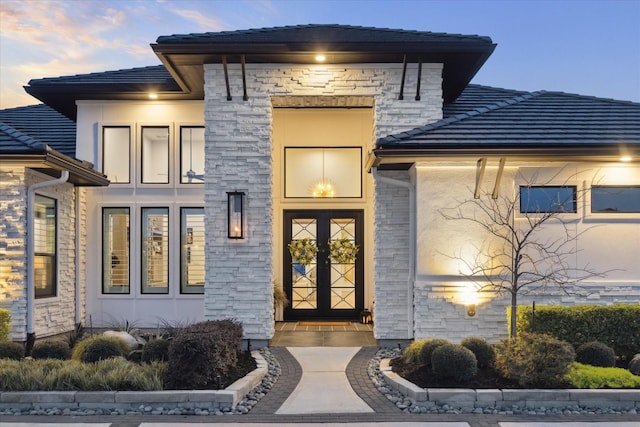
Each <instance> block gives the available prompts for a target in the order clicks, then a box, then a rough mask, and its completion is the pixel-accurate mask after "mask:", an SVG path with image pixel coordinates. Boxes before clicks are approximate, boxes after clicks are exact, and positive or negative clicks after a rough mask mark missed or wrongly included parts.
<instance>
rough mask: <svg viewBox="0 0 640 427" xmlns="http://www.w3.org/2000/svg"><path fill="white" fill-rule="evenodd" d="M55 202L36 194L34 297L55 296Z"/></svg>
mask: <svg viewBox="0 0 640 427" xmlns="http://www.w3.org/2000/svg"><path fill="white" fill-rule="evenodd" d="M56 223H57V208H56V201H55V200H54V199H51V198H49V197H44V196H40V195H38V194H36V197H35V206H34V222H33V235H34V238H33V239H34V240H33V243H34V245H33V247H34V257H33V276H34V277H33V278H34V285H35V297H36V298H47V297H55V296H56V280H57V278H56V270H57V259H56V245H57V244H56V239H57V236H56Z"/></svg>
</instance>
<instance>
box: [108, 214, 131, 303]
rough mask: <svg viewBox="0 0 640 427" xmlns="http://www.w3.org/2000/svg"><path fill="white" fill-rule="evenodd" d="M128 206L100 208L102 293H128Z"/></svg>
mask: <svg viewBox="0 0 640 427" xmlns="http://www.w3.org/2000/svg"><path fill="white" fill-rule="evenodd" d="M129 217H130V215H129V208H103V209H102V293H103V294H128V293H129V292H130V290H129V289H130V288H129V277H130V275H129V273H130V268H129V263H130V258H129V247H130V246H129Z"/></svg>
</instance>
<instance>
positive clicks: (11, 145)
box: [0, 123, 47, 154]
mask: <svg viewBox="0 0 640 427" xmlns="http://www.w3.org/2000/svg"><path fill="white" fill-rule="evenodd" d="M45 151H47V145H46V144H43V143H42V142H40V141H36V140H35V139H33V138H31V137H29V136H28V135H25V134H24V133H22V132H20V131H19V130H16V129H14V128H12V127H11V126H9V125H6V124H4V123H0V154H3V153H4V154H8V153H11V154H31V153H43V152H45Z"/></svg>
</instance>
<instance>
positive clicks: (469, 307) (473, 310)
mask: <svg viewBox="0 0 640 427" xmlns="http://www.w3.org/2000/svg"><path fill="white" fill-rule="evenodd" d="M475 315H476V305H475V304H469V305H467V316H469V317H473V316H475Z"/></svg>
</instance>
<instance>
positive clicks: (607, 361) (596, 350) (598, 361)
mask: <svg viewBox="0 0 640 427" xmlns="http://www.w3.org/2000/svg"><path fill="white" fill-rule="evenodd" d="M576 362H580V363H583V364H585V365H591V366H600V367H603V368H610V367H612V366H616V354H615V353H614V351H613V349H612V348H611V347H609V346H607V345H606V344H603V343H601V342H598V341H591V342H588V343H584V344H582V345H581V346H580V347H578V348H577V349H576Z"/></svg>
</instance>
